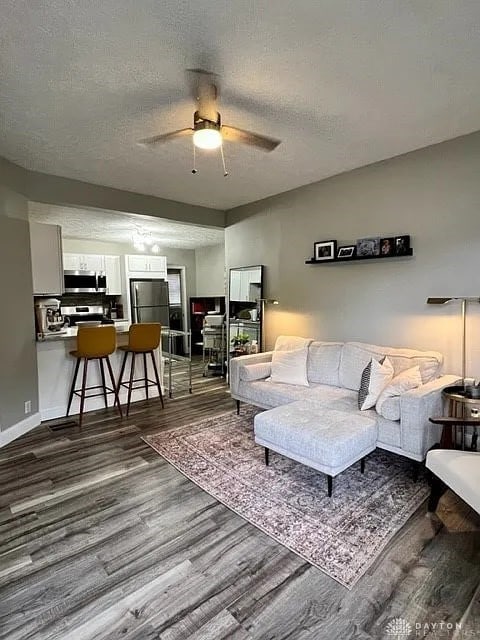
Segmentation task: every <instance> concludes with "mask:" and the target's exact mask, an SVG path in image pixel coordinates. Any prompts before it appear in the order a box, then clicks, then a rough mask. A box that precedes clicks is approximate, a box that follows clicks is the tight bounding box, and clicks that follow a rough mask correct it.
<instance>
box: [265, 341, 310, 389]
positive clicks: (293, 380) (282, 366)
mask: <svg viewBox="0 0 480 640" xmlns="http://www.w3.org/2000/svg"><path fill="white" fill-rule="evenodd" d="M307 355H308V350H307V349H306V348H303V349H294V350H293V351H274V352H273V353H272V377H271V380H272V382H284V383H286V384H296V385H301V386H303V387H308V380H307Z"/></svg>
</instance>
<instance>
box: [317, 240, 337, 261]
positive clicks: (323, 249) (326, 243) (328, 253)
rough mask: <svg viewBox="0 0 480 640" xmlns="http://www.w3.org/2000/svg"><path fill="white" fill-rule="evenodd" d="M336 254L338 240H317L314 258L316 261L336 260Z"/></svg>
mask: <svg viewBox="0 0 480 640" xmlns="http://www.w3.org/2000/svg"><path fill="white" fill-rule="evenodd" d="M336 254H337V241H336V240H322V241H321V242H315V243H314V245H313V259H314V260H315V262H323V261H325V260H335V256H336Z"/></svg>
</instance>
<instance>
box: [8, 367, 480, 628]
mask: <svg viewBox="0 0 480 640" xmlns="http://www.w3.org/2000/svg"><path fill="white" fill-rule="evenodd" d="M197 373H198V367H197ZM233 409H234V403H233V401H232V400H231V398H230V396H229V394H228V389H227V387H226V385H225V383H224V381H223V379H221V378H212V377H209V378H204V377H202V376H201V374H200V375H199V376H198V375H197V376H196V377H195V379H194V385H193V394H192V395H190V394H188V393H186V394H184V395H181V394H176V395H174V398H173V399H171V400H169V399H168V398H167V400H166V403H165V410H164V411H162V410H161V409H160V408H159V404H158V401H157V400H151V401H150V402H149V403H136V404H135V405H132V409H131V413H130V416H129V418H128V419H124V420H122V421H121V420H119V419H118V417H117V415H116V413H115V412H114V411H112V410H109V411H105V412H104V411H97V412H92V413H89V414H88V415H87V416H86V418H85V422H84V427H83V429H82V431H79V429H78V427H76V426H75V427H71V426H70V427H63V428H62V427H61V425H60V427H58V424H59V423H61V421H56V423H48V424H44V425H42V426H41V427H39V428H38V429H36V430H34V431H33V432H31V433H29V434H27V435H25V436H23V437H22V438H20V439H18V440H17V441H15V442H12V443H11V444H10V445H8V446H7V447H5V448H3V449H1V450H0V481H1V483H2V492H1V496H0V638H2V639H4V638H5V639H8V640H26V639H27V638H28V639H29V640H31V639H35V640H46V639H48V640H53V639H65V640H66V639H68V640H93V639H95V640H101V639H107V638H108V639H114V638H125V639H127V640H144V639H146V640H154V639H156V640H187V639H189V640H223V639H226V638H229V639H233V640H253V639H262V640H267V639H268V640H283V639H285V640H286V639H287V638H288V639H289V640H292V639H294V640H296V639H298V640H323V639H325V640H327V639H328V640H333V639H337V638H338V639H339V640H340V639H341V640H348V639H349V638H355V639H362V640H367V639H372V638H387V637H389V636H387V634H386V625H387V623H388V622H389V621H390V620H391V619H392V618H394V617H402V618H404V619H405V620H407V621H408V622H409V623H410V624H411V625H412V626H414V625H415V623H422V624H425V623H430V624H431V623H435V622H437V623H440V622H442V621H445V622H453V623H455V622H459V623H460V622H461V623H462V625H463V628H464V629H465V630H466V631H469V632H470V636H473V635H474V633H475V634H479V635H480V590H479V589H478V585H479V584H480V533H479V530H480V519H479V518H478V516H477V515H476V514H474V513H473V512H472V511H471V510H469V509H468V507H466V505H464V504H463V503H462V502H461V501H460V500H459V499H458V498H456V497H455V496H453V494H451V493H447V494H446V495H445V496H444V498H443V499H442V503H441V509H440V510H439V516H440V519H438V518H434V519H428V518H426V517H425V508H424V507H422V508H421V509H419V510H418V512H417V513H416V514H415V515H414V516H413V517H412V518H411V519H410V520H409V522H408V523H407V524H406V526H405V527H404V528H403V529H402V530H401V531H400V532H399V533H398V535H397V536H396V537H395V538H394V539H393V540H392V541H391V543H390V544H389V546H388V548H387V549H386V550H385V552H384V553H383V554H382V556H381V557H380V558H379V560H378V561H377V563H376V564H375V566H374V567H372V568H371V569H370V571H369V572H368V574H367V575H365V576H364V577H363V578H362V579H361V580H360V582H359V583H358V584H357V585H356V586H355V588H354V589H353V590H352V591H348V590H347V589H345V588H344V587H342V586H341V585H340V584H338V583H337V582H335V581H334V580H332V579H331V578H329V577H328V576H326V575H325V574H323V573H322V572H321V571H319V570H318V569H315V568H313V567H311V566H310V565H309V564H307V563H306V562H304V561H303V560H302V559H301V558H299V557H297V556H296V555H294V554H293V553H291V552H289V551H288V550H287V549H285V548H284V547H282V546H281V545H279V544H277V543H276V542H274V541H273V540H271V539H270V538H269V537H268V536H266V535H265V534H263V533H262V532H260V531H258V530H257V529H256V528H255V527H253V526H251V525H249V524H248V523H246V522H245V521H244V520H242V519H241V518H240V517H238V516H237V515H235V514H234V513H232V512H231V511H229V510H228V509H226V508H225V507H224V506H222V505H221V504H219V503H218V502H216V501H215V500H214V499H213V498H212V497H211V496H209V495H208V494H206V493H205V492H203V491H202V490H201V489H199V488H198V487H197V486H196V485H194V484H193V483H191V482H190V481H188V480H187V479H186V478H184V477H183V476H182V475H181V474H180V473H179V472H178V471H176V470H175V469H174V468H173V467H171V466H170V465H169V464H168V463H167V462H165V461H164V460H163V458H161V457H160V456H158V455H157V454H156V453H155V452H154V451H153V450H152V449H151V448H150V447H148V446H147V445H145V443H144V442H143V441H142V440H141V436H142V435H143V434H150V433H156V432H158V431H160V430H161V429H165V428H171V427H174V426H177V425H178V426H179V425H183V424H188V423H189V422H193V421H195V420H198V419H200V418H201V417H203V416H210V415H212V414H220V413H223V412H224V411H227V410H233ZM422 634H423V630H422ZM390 637H391V636H390ZM412 637H413V636H412ZM422 637H424V636H423V635H422ZM425 637H431V638H433V637H438V636H435V635H434V633H433V632H432V633H430V631H429V632H428V634H427V635H426V636H425Z"/></svg>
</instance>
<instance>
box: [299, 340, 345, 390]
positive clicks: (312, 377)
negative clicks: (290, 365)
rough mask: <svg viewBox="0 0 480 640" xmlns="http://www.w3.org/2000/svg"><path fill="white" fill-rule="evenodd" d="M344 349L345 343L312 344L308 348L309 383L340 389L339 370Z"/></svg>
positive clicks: (315, 342) (316, 342) (317, 342)
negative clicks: (333, 386)
mask: <svg viewBox="0 0 480 640" xmlns="http://www.w3.org/2000/svg"><path fill="white" fill-rule="evenodd" d="M342 349H343V342H319V341H314V342H312V343H311V344H310V346H309V347H308V357H307V378H308V381H309V382H318V383H321V384H331V385H335V386H337V387H338V369H339V367H340V358H341V357H342Z"/></svg>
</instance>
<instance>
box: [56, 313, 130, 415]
mask: <svg viewBox="0 0 480 640" xmlns="http://www.w3.org/2000/svg"><path fill="white" fill-rule="evenodd" d="M115 348H116V331H115V327H114V326H113V325H105V326H101V327H78V333H77V349H76V350H75V351H70V355H72V356H74V357H75V358H76V359H77V362H76V364H75V372H74V374H73V380H72V386H71V387H70V395H69V397H68V407H67V416H68V414H69V413H70V407H71V405H72V400H73V396H74V395H77V396H80V416H79V420H78V424H79V426H80V427H81V426H82V419H83V408H84V405H85V398H93V397H96V396H101V395H103V397H104V400H105V407H108V403H107V393H113V394H114V396H115V402H114V406H115V405H117V406H118V411H119V413H120V417H123V416H122V409H121V407H120V401H119V399H118V391H117V386H116V384H115V378H114V376H113V371H112V365H111V364H110V359H109V357H108V356H109V355H111V354H112V353H113V352H114V351H115ZM82 360H83V376H82V386H81V387H80V389H76V388H75V384H76V381H77V375H78V369H79V367H80V362H81V361H82ZM90 360H98V363H99V368H100V375H101V377H102V384H101V385H94V386H92V387H87V369H88V363H89V361H90ZM104 360H105V361H106V363H107V368H108V373H109V375H110V381H111V384H112V386H111V387H107V385H106V384H105V369H104V366H103V361H104ZM92 389H102V391H101V393H91V394H88V395H87V394H86V393H85V392H86V391H91V390H92Z"/></svg>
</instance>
